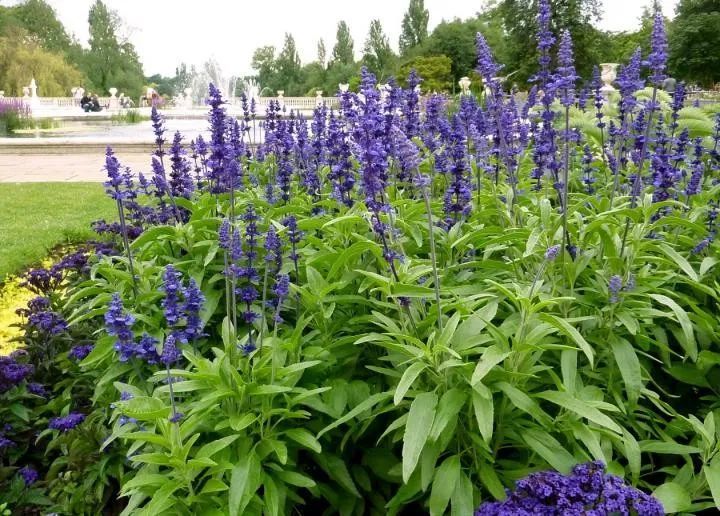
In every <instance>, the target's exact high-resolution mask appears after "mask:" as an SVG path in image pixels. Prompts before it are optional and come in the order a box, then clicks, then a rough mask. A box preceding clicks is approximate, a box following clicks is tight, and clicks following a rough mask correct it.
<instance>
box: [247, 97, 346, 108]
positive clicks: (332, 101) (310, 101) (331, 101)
mask: <svg viewBox="0 0 720 516" xmlns="http://www.w3.org/2000/svg"><path fill="white" fill-rule="evenodd" d="M271 100H277V101H279V102H280V105H284V106H285V108H287V109H297V110H300V111H312V110H313V109H315V107H316V106H317V105H319V104H323V103H324V104H325V105H326V106H327V107H329V108H332V109H337V108H338V106H339V102H338V99H337V97H260V98H259V99H258V103H259V104H260V105H261V106H267V105H268V104H269V103H270V101H271Z"/></svg>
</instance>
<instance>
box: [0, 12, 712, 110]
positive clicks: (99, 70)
mask: <svg viewBox="0 0 720 516" xmlns="http://www.w3.org/2000/svg"><path fill="white" fill-rule="evenodd" d="M648 1H649V2H650V3H648V5H647V6H646V8H645V10H644V13H643V15H642V16H641V18H640V20H638V26H637V29H636V30H633V31H626V32H608V31H603V30H601V29H600V28H598V22H599V20H600V16H601V13H602V8H603V4H602V0H551V2H550V3H551V6H552V11H553V17H552V27H551V28H552V30H553V32H554V33H555V34H560V32H561V31H562V30H564V29H568V30H569V31H570V33H571V34H572V38H573V47H574V50H575V60H576V68H577V70H578V73H579V74H580V75H581V76H582V77H583V78H585V79H589V78H590V76H591V74H592V69H593V67H594V66H596V65H597V64H599V63H603V62H616V63H623V62H626V61H627V59H628V58H629V56H630V54H632V52H633V51H634V50H635V48H637V47H638V46H641V47H643V49H644V51H645V54H646V53H647V46H648V44H649V41H650V32H651V29H652V16H653V12H654V9H655V8H657V6H656V5H653V3H652V0H648ZM536 4H537V0H488V2H486V3H485V5H484V6H483V7H482V9H481V10H480V11H479V12H477V13H476V15H475V16H472V17H470V18H468V19H464V20H461V19H453V20H446V21H442V22H441V23H440V24H439V25H437V26H436V27H435V28H434V29H433V30H432V31H429V29H428V21H429V17H430V13H429V11H428V9H427V8H426V7H425V4H424V0H409V4H408V7H407V11H406V12H405V15H404V16H403V19H402V26H401V33H400V37H399V41H398V44H397V47H394V46H393V45H391V43H390V39H389V37H388V35H387V34H386V32H385V30H384V28H383V26H382V23H381V21H380V20H379V19H375V20H372V22H371V24H370V27H369V29H368V34H367V38H366V39H365V41H364V42H363V44H362V47H358V48H357V50H358V51H359V52H357V53H356V43H355V41H353V38H352V36H351V33H350V27H349V25H348V24H347V22H345V21H340V22H339V23H338V24H337V30H336V34H335V41H334V42H333V43H332V45H328V43H327V42H325V41H323V40H322V39H321V40H320V41H318V44H317V54H316V57H315V59H314V60H313V61H312V62H309V63H305V64H303V63H302V62H301V60H300V54H299V52H298V49H297V46H296V43H295V39H294V37H293V35H292V34H291V33H286V34H285V39H284V43H283V46H282V48H280V49H279V51H278V49H276V48H275V47H274V46H261V47H259V48H257V49H256V50H255V52H254V54H253V58H252V68H253V70H254V71H255V73H256V76H255V77H254V78H255V79H256V80H257V82H258V83H259V85H260V87H261V89H262V92H263V93H264V94H266V95H275V93H276V91H277V90H284V91H285V95H287V96H297V95H313V94H314V93H315V92H316V91H317V90H322V91H323V92H324V93H325V94H326V95H333V94H334V93H335V92H336V91H337V88H338V84H340V83H349V84H350V85H351V87H355V86H357V84H358V82H359V70H360V68H361V67H362V66H367V67H368V68H369V69H370V70H371V71H372V72H374V73H375V74H376V76H377V77H378V78H379V80H380V81H386V80H388V79H389V78H390V77H397V78H398V79H399V80H400V81H401V82H402V78H403V77H407V75H408V73H409V71H410V70H411V69H415V70H417V72H418V73H419V75H420V76H421V77H423V80H424V81H423V89H424V91H447V92H452V91H454V90H455V89H456V88H457V83H458V80H459V79H460V78H461V77H463V76H469V77H471V79H473V83H474V85H475V86H478V85H479V83H480V80H479V78H477V77H476V76H474V72H473V70H474V68H475V64H476V57H475V56H476V50H475V35H476V34H477V33H478V32H482V33H483V35H484V36H485V39H486V40H487V41H488V43H489V44H490V45H491V47H492V48H493V49H494V51H495V54H496V58H497V60H498V61H499V62H501V63H504V64H505V68H504V71H503V73H504V74H506V75H507V76H508V80H509V81H512V82H517V83H518V84H523V83H524V82H525V81H526V80H528V79H529V78H531V77H532V75H533V73H534V71H535V70H536V68H537V56H538V50H537V42H536V37H535V33H536V20H535V13H536V12H537V5H536ZM668 22H669V23H668V25H669V42H670V70H669V71H670V73H671V74H672V75H674V76H675V77H676V78H677V79H680V80H685V81H687V82H690V83H696V84H699V85H701V86H703V87H706V88H707V87H711V86H713V85H714V84H716V83H718V82H720V52H718V49H719V48H720V31H719V30H718V27H720V0H680V1H679V3H678V5H677V7H676V10H675V17H674V19H672V20H668ZM88 27H89V34H90V38H89V41H88V45H86V46H83V45H81V44H80V42H78V41H77V40H76V39H75V38H74V37H73V36H71V35H69V34H68V32H67V31H66V29H65V27H63V25H62V23H61V22H60V21H59V20H58V18H57V16H56V13H55V12H54V10H53V9H52V7H50V6H49V5H48V4H47V3H46V2H45V1H44V0H24V1H23V2H21V3H19V4H17V5H15V6H12V7H2V6H0V90H4V91H5V94H6V95H19V94H21V92H22V87H23V86H27V85H28V83H29V81H30V78H31V77H33V76H34V77H35V79H36V80H37V82H38V84H39V85H40V88H41V89H40V94H41V95H43V96H67V95H69V94H70V89H71V88H72V87H73V86H80V85H82V86H84V87H85V89H86V90H88V91H95V92H97V93H98V94H100V95H106V94H107V92H108V91H107V90H108V88H110V87H116V88H118V90H119V91H122V92H124V93H125V94H126V95H129V96H133V97H137V96H138V95H140V94H141V93H142V90H143V88H144V87H145V86H147V85H150V86H154V87H156V88H157V89H158V92H159V93H160V94H161V95H164V96H172V95H175V94H178V93H180V92H182V90H183V89H184V88H185V87H187V86H189V85H191V84H192V81H193V77H195V76H197V75H198V74H201V73H202V70H200V71H198V70H195V68H194V67H192V66H188V65H186V64H180V65H179V66H178V67H177V68H176V74H175V76H174V77H163V76H161V75H153V76H150V77H146V76H144V73H143V68H142V64H141V62H140V58H139V56H138V54H137V51H136V50H135V47H134V46H133V45H132V43H131V42H130V40H129V38H128V36H127V35H126V31H125V30H124V27H123V22H122V20H121V19H120V17H119V16H118V15H117V13H115V12H114V11H112V10H111V9H109V8H108V7H107V5H106V4H105V3H104V2H103V1H102V0H95V2H94V3H93V4H92V6H91V7H90V10H89V12H88ZM394 48H397V49H398V51H395V50H394ZM358 55H359V58H357V56H358ZM206 66H207V64H206Z"/></svg>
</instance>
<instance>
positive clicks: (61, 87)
mask: <svg viewBox="0 0 720 516" xmlns="http://www.w3.org/2000/svg"><path fill="white" fill-rule="evenodd" d="M32 78H35V80H36V81H37V84H38V94H39V95H41V96H46V97H65V96H68V95H70V89H71V88H72V87H73V86H77V85H79V84H80V83H81V82H82V74H81V73H80V72H79V71H78V70H77V68H75V67H74V66H72V65H70V64H68V63H67V62H66V61H65V58H64V57H63V55H62V54H60V53H54V52H50V51H48V50H45V49H44V48H42V47H41V46H40V45H39V44H38V43H37V42H36V41H34V40H33V38H32V37H31V36H29V35H28V33H27V32H26V31H25V30H24V29H22V28H21V27H16V28H15V29H13V30H9V31H8V33H7V35H5V36H0V90H4V91H5V93H6V94H8V95H17V96H20V95H22V89H23V87H24V86H27V85H28V84H30V80H31V79H32Z"/></svg>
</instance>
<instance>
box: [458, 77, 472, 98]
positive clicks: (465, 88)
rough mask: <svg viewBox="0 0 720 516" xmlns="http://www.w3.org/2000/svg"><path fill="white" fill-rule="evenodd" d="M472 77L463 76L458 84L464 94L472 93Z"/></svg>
mask: <svg viewBox="0 0 720 516" xmlns="http://www.w3.org/2000/svg"><path fill="white" fill-rule="evenodd" d="M470 84H472V83H471V81H470V78H469V77H462V78H461V79H460V80H459V81H458V85H460V90H461V91H462V94H463V95H469V94H470Z"/></svg>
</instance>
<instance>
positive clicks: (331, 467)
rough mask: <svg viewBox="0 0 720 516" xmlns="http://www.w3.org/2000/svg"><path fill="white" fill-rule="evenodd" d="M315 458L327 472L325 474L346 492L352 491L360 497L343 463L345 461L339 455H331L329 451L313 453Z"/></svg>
mask: <svg viewBox="0 0 720 516" xmlns="http://www.w3.org/2000/svg"><path fill="white" fill-rule="evenodd" d="M315 460H316V461H317V463H318V464H320V467H321V468H322V469H323V470H324V471H325V473H327V475H328V476H329V477H330V478H331V479H333V480H334V481H335V482H337V483H338V484H339V485H340V486H341V487H342V488H343V489H345V490H346V491H347V492H348V493H352V494H353V495H355V496H356V497H358V498H362V496H361V495H360V492H359V491H358V489H357V487H356V486H355V482H353V479H352V477H351V476H350V472H349V471H348V469H347V466H346V465H345V462H343V460H342V459H341V458H340V457H337V456H335V455H332V454H330V453H322V454H319V455H315Z"/></svg>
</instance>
